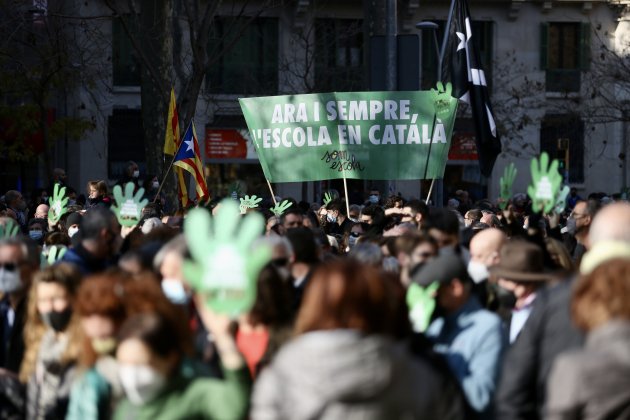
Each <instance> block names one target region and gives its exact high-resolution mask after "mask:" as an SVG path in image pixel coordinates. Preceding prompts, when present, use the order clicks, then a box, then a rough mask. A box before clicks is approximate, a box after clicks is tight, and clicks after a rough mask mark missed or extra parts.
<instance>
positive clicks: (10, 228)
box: [0, 220, 20, 239]
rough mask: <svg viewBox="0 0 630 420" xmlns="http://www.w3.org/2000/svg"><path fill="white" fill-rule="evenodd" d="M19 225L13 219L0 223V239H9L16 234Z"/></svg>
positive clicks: (18, 230)
mask: <svg viewBox="0 0 630 420" xmlns="http://www.w3.org/2000/svg"><path fill="white" fill-rule="evenodd" d="M19 232H20V227H19V226H18V224H17V223H15V222H14V221H13V220H8V221H7V222H6V223H5V224H3V225H0V239H9V238H13V237H14V236H17V234H18V233H19Z"/></svg>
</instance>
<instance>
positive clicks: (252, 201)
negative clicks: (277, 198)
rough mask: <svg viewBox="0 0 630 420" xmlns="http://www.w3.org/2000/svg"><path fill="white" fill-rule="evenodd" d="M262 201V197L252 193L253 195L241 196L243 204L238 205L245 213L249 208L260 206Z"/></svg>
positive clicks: (242, 212)
mask: <svg viewBox="0 0 630 420" xmlns="http://www.w3.org/2000/svg"><path fill="white" fill-rule="evenodd" d="M261 201H262V198H258V197H257V196H255V195H252V196H251V197H250V196H249V195H246V196H245V197H244V198H241V205H240V206H239V207H238V208H239V210H240V212H241V214H245V213H247V210H248V209H255V208H256V207H258V203H260V202H261Z"/></svg>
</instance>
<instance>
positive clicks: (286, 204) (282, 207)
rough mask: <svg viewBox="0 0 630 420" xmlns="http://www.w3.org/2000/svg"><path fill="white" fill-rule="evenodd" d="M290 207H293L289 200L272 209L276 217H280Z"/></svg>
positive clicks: (277, 204)
mask: <svg viewBox="0 0 630 420" xmlns="http://www.w3.org/2000/svg"><path fill="white" fill-rule="evenodd" d="M289 207H291V202H290V201H289V200H284V201H283V202H282V203H276V205H275V206H274V207H272V208H271V212H272V213H273V214H274V215H275V216H276V217H280V216H282V215H283V214H284V212H285V211H286V210H287V209H288V208H289Z"/></svg>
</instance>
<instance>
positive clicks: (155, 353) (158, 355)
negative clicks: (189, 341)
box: [114, 299, 251, 420]
mask: <svg viewBox="0 0 630 420" xmlns="http://www.w3.org/2000/svg"><path fill="white" fill-rule="evenodd" d="M196 303H197V307H198V308H199V311H200V315H201V318H202V321H203V323H204V325H205V326H206V328H207V329H208V330H209V331H210V332H211V333H212V337H213V340H214V343H215V346H216V349H217V351H218V353H219V355H220V358H221V364H222V371H223V379H222V380H221V379H215V378H208V377H204V376H200V375H199V374H198V371H197V370H195V368H194V365H193V364H191V361H190V360H189V359H188V358H187V357H186V350H185V348H184V344H185V343H182V342H181V341H178V340H174V339H173V336H174V335H176V334H177V331H178V329H180V328H185V325H180V324H179V323H178V322H176V320H174V319H171V318H169V317H167V316H164V315H162V314H159V313H155V314H149V313H144V314H139V315H135V316H132V317H130V318H129V319H127V321H126V322H125V323H124V324H123V326H122V327H121V329H120V332H119V333H118V343H119V344H118V348H117V349H116V359H117V361H118V377H119V379H120V382H121V384H122V387H123V389H124V391H125V398H124V399H123V400H122V401H121V402H120V404H118V406H117V408H116V411H115V414H114V419H116V420H118V419H129V418H137V419H142V418H146V419H148V418H151V419H155V420H160V419H164V420H166V419H168V420H170V419H176V418H217V419H240V418H245V417H246V416H247V409H248V405H249V392H250V387H251V380H250V377H249V371H248V370H247V365H246V364H245V362H244V360H243V357H242V356H241V354H240V353H239V352H238V350H237V345H236V342H235V341H234V338H233V337H232V334H231V332H230V328H231V322H230V319H229V318H228V317H227V316H225V315H219V314H216V313H213V312H212V311H210V310H209V309H207V308H206V307H205V306H204V303H203V301H202V300H201V299H199V300H198V301H196Z"/></svg>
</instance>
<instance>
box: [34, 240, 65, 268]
mask: <svg viewBox="0 0 630 420" xmlns="http://www.w3.org/2000/svg"><path fill="white" fill-rule="evenodd" d="M67 251H68V248H67V247H66V246H64V245H53V246H51V247H50V248H49V249H48V250H47V251H45V252H42V254H41V258H40V266H41V268H44V267H47V266H49V265H53V264H55V263H56V262H57V261H59V260H60V259H62V258H63V256H64V254H65V253H66V252H67Z"/></svg>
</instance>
